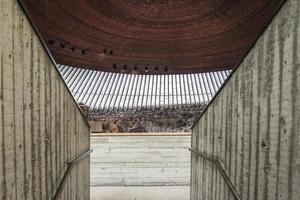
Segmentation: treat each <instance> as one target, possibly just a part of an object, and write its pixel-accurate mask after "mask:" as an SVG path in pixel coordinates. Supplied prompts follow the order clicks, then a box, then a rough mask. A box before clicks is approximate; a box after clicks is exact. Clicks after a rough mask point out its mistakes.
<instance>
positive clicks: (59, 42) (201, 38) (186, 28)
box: [21, 0, 283, 74]
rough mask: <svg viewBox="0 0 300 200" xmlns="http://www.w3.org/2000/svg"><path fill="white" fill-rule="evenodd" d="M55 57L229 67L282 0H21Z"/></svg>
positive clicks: (117, 65) (95, 63) (105, 67)
mask: <svg viewBox="0 0 300 200" xmlns="http://www.w3.org/2000/svg"><path fill="white" fill-rule="evenodd" d="M21 2H22V3H23V5H24V7H25V8H26V10H27V11H28V14H29V16H30V17H31V19H32V21H33V23H34V24H35V25H36V27H37V29H38V30H39V32H40V33H41V35H42V37H43V39H44V41H45V42H46V44H47V46H48V48H49V49H50V51H51V52H52V55H53V57H54V59H55V60H56V62H57V63H60V64H65V65H72V66H78V67H83V68H92V69H96V70H101V71H112V72H123V73H141V74H143V73H148V74H166V73H167V74H172V73H195V72H208V71H216V70H224V69H231V68H232V67H233V66H234V65H235V64H236V63H237V62H238V61H239V60H240V59H241V58H242V57H243V55H245V53H246V52H247V50H248V49H249V47H250V46H251V44H252V43H253V42H255V40H256V38H257V37H258V35H259V34H260V33H261V31H262V30H263V29H264V27H265V26H266V25H267V24H268V22H269V21H270V19H271V18H272V16H273V15H274V14H275V12H276V11H277V10H278V8H279V7H280V5H281V3H282V2H283V0H201V1H200V0H38V1H36V0H21Z"/></svg>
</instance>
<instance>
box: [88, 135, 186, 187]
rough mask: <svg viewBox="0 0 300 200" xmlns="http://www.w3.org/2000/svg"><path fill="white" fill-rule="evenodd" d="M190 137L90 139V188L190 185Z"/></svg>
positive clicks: (101, 137)
mask: <svg viewBox="0 0 300 200" xmlns="http://www.w3.org/2000/svg"><path fill="white" fill-rule="evenodd" d="M190 141H191V137H190V136H97V137H92V138H91V146H92V148H93V149H94V151H93V154H92V157H91V186H133V185H134V186H147V185H151V186H158V185H189V180H190V158H191V156H190V152H189V151H188V146H189V144H190Z"/></svg>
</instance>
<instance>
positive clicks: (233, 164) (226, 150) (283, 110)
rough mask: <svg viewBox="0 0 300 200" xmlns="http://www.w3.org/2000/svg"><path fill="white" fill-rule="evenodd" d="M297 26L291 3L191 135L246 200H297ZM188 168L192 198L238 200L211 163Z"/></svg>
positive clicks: (297, 11) (296, 7)
mask: <svg viewBox="0 0 300 200" xmlns="http://www.w3.org/2000/svg"><path fill="white" fill-rule="evenodd" d="M299 20H300V2H299V1H298V0H288V1H287V2H286V3H285V5H284V6H283V7H282V8H281V10H280V11H279V13H278V14H277V16H276V17H275V18H274V19H273V21H272V23H271V24H270V25H269V27H268V28H267V30H266V31H265V32H264V33H263V34H262V35H261V37H260V38H259V40H258V41H257V42H256V44H255V45H254V47H253V48H252V49H251V51H250V52H249V53H248V55H247V56H246V57H245V58H244V60H243V61H242V63H240V65H239V66H238V68H237V70H236V71H235V72H234V74H233V75H232V76H231V77H230V79H229V81H228V82H227V83H226V85H225V86H224V88H222V90H221V91H220V93H218V95H217V96H216V98H215V99H214V100H213V101H212V103H211V104H210V106H209V107H208V109H207V110H206V111H205V112H204V114H203V115H202V116H201V117H200V119H199V121H198V122H197V123H196V124H195V126H194V128H193V135H192V148H194V149H197V150H199V151H201V152H204V153H206V154H208V155H213V156H218V158H219V159H220V161H221V163H222V165H223V167H224V168H225V169H226V172H227V174H228V175H229V177H230V179H231V180H232V182H233V183H234V185H235V186H236V188H237V190H238V192H239V193H240V195H241V199H253V200H254V199H255V200H259V199H265V200H266V199H270V200H274V199H290V200H296V199H300V191H299V185H300V165H299V163H300V156H299V155H300V150H299V148H300V141H299V138H300V103H299V102H300V40H299V39H300V38H299V37H300V36H299V35H300V25H299ZM191 163H192V172H191V174H192V178H191V184H192V186H191V199H193V200H194V199H207V200H211V199H222V200H223V199H233V197H232V196H231V194H230V192H229V190H228V187H227V186H226V185H225V183H224V181H223V179H222V178H221V177H220V175H219V173H218V171H217V169H216V168H215V167H214V166H213V165H212V164H211V163H210V162H209V161H206V160H203V159H202V158H201V157H198V156H196V155H195V154H193V155H192V161H191ZM297 187H298V189H297Z"/></svg>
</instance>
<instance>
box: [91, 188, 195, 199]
mask: <svg viewBox="0 0 300 200" xmlns="http://www.w3.org/2000/svg"><path fill="white" fill-rule="evenodd" d="M189 199H190V186H147V187H145V186H138V187H132V186H130V187H129V186H128V187H107V186H105V187H91V200H189Z"/></svg>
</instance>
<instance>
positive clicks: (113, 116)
mask: <svg viewBox="0 0 300 200" xmlns="http://www.w3.org/2000/svg"><path fill="white" fill-rule="evenodd" d="M203 109H204V105H197V106H196V105H195V106H185V107H181V108H179V107H178V108H166V109H164V108H156V109H139V110H129V111H95V110H91V111H89V114H88V118H89V120H96V121H101V122H102V124H103V131H104V132H110V133H116V132H121V133H122V132H189V131H191V126H192V124H193V122H194V120H195V118H196V117H197V116H199V114H200V113H201V111H202V110H203Z"/></svg>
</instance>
